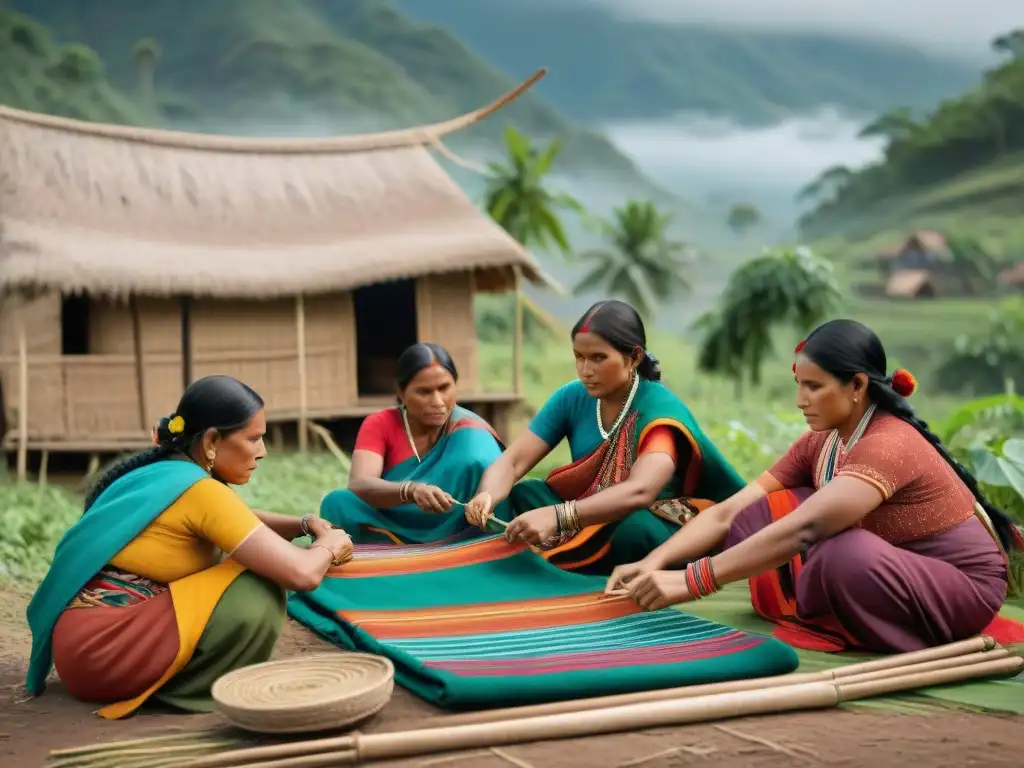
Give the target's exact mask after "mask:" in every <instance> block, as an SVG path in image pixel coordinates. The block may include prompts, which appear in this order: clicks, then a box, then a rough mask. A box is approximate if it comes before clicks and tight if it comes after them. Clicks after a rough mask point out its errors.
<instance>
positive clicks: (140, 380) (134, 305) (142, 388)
mask: <svg viewBox="0 0 1024 768" xmlns="http://www.w3.org/2000/svg"><path fill="white" fill-rule="evenodd" d="M128 308H129V310H130V311H131V313H132V340H133V342H134V344H135V392H136V396H137V397H138V400H139V428H140V429H142V431H143V432H149V428H150V426H151V425H150V424H149V405H148V404H147V403H146V364H145V357H144V354H145V352H144V351H143V345H142V315H141V313H140V312H139V302H138V301H137V300H136V298H135V296H134V295H131V296H129V297H128Z"/></svg>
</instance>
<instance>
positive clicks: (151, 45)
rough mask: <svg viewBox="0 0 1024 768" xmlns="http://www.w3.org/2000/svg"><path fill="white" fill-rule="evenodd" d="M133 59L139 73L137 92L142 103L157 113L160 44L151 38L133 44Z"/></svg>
mask: <svg viewBox="0 0 1024 768" xmlns="http://www.w3.org/2000/svg"><path fill="white" fill-rule="evenodd" d="M132 53H133V55H134V57H135V66H136V68H137V69H138V71H139V90H140V91H141V93H142V98H143V101H144V102H145V104H146V106H147V107H148V108H149V109H151V110H152V111H154V112H156V111H158V105H157V103H156V85H155V76H156V65H157V64H158V63H159V62H160V56H161V55H162V51H161V49H160V43H158V42H157V41H156V40H154V39H153V38H151V37H144V38H142V39H141V40H139V41H138V42H137V43H135V48H134V50H133V51H132Z"/></svg>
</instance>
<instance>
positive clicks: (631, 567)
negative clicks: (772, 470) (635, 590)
mask: <svg viewBox="0 0 1024 768" xmlns="http://www.w3.org/2000/svg"><path fill="white" fill-rule="evenodd" d="M656 570H658V566H657V565H656V564H655V563H652V562H649V561H647V560H638V561H637V562H635V563H626V564H624V565H617V566H615V569H614V570H613V571H612V574H611V576H609V577H608V583H607V584H605V586H604V592H605V594H608V593H610V592H618V591H621V590H623V589H627V590H628V589H629V585H630V584H631V583H632V582H633V581H634V580H636V579H638V578H639V577H641V576H643V575H644V574H647V573H650V572H651V571H656Z"/></svg>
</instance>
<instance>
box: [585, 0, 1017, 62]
mask: <svg viewBox="0 0 1024 768" xmlns="http://www.w3.org/2000/svg"><path fill="white" fill-rule="evenodd" d="M586 1H587V2H592V3H600V4H603V5H606V6H610V7H612V8H614V9H615V10H617V11H618V12H620V13H623V14H626V15H630V16H647V17H649V18H655V19H665V20H671V21H683V22H717V23H721V24H725V25H730V26H748V27H757V28H761V29H781V30H817V31H828V32H838V33H854V34H868V35H872V36H876V35H884V36H887V37H891V38H897V39H902V40H907V41H911V42H916V43H919V44H923V45H925V46H927V47H929V48H931V49H932V50H940V51H945V52H946V53H954V54H955V53H959V54H961V55H963V56H969V57H971V58H974V57H977V56H983V55H985V54H986V52H987V49H988V44H989V42H990V41H991V39H992V38H994V37H996V36H998V35H1000V34H1003V33H1004V32H1007V31H1009V30H1010V29H1014V28H1021V27H1024V0H586Z"/></svg>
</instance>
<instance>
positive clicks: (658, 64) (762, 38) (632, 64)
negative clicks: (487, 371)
mask: <svg viewBox="0 0 1024 768" xmlns="http://www.w3.org/2000/svg"><path fill="white" fill-rule="evenodd" d="M328 2H330V0H324V4H327V3H328ZM346 4H347V3H333V2H331V5H334V6H343V5H346ZM394 4H395V5H397V6H398V7H399V8H401V9H402V10H403V11H405V12H406V13H407V14H409V15H411V16H415V17H418V18H420V19H423V20H425V21H430V22H435V23H438V24H443V25H444V26H446V27H448V28H449V29H451V30H452V31H453V32H454V33H455V34H457V35H458V36H459V37H460V38H461V39H462V40H463V41H465V43H466V44H467V45H468V46H469V47H470V48H472V49H473V50H474V51H476V52H477V53H478V54H479V55H481V56H483V57H485V58H486V59H487V60H488V61H490V62H492V63H493V64H495V65H497V66H498V67H500V68H501V69H503V70H504V71H506V72H512V73H515V74H517V75H522V74H526V73H528V72H530V71H532V70H533V69H535V68H536V67H537V66H538V64H543V65H545V66H548V67H550V68H551V71H552V76H551V77H550V78H548V80H546V81H545V82H543V83H541V84H540V85H539V92H540V93H541V94H542V95H543V96H545V97H546V98H548V99H550V100H551V102H552V103H554V104H558V105H559V108H560V109H562V110H564V111H565V112H566V113H567V114H568V115H570V116H571V117H573V118H575V119H577V120H584V121H587V122H601V121H607V120H644V119H650V118H658V117H671V116H673V115H675V114H677V113H679V112H681V111H683V110H695V111H702V112H709V113H712V114H716V115H724V116H727V117H731V118H735V119H737V120H740V121H743V122H768V121H773V120H776V119H778V118H780V117H783V116H785V115H787V114H793V113H794V112H807V111H809V110H812V109H815V108H817V107H821V106H824V105H840V106H841V107H843V108H846V109H848V110H851V111H854V112H859V113H863V112H877V111H881V110H885V109H890V108H892V107H895V106H897V105H901V104H909V105H912V106H915V107H930V106H931V105H932V104H934V103H935V102H936V101H938V100H939V99H941V98H944V97H946V96H951V95H953V94H955V93H957V92H958V91H961V90H963V89H964V88H967V87H968V86H969V85H970V83H971V82H972V81H973V80H974V78H975V77H976V72H974V71H973V70H972V69H971V68H970V67H969V66H965V65H961V64H958V63H951V62H949V61H943V60H940V59H937V58H935V57H931V56H928V55H926V54H922V53H919V52H918V51H916V50H914V49H912V48H910V47H908V46H903V45H899V44H895V43H885V42H880V41H866V40H854V39H850V38H844V37H829V36H826V35H820V34H818V35H816V34H799V33H784V32H778V31H775V30H771V31H758V30H750V31H740V30H735V29H722V28H719V27H708V26H700V25H672V24H666V23H660V22H644V21H640V20H638V19H637V18H636V17H635V16H627V15H626V13H623V12H621V11H620V12H616V10H615V9H609V8H607V7H604V6H603V4H601V3H595V2H585V1H584V2H581V1H580V0H516V1H515V2H509V0H396V2H395V3H394Z"/></svg>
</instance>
